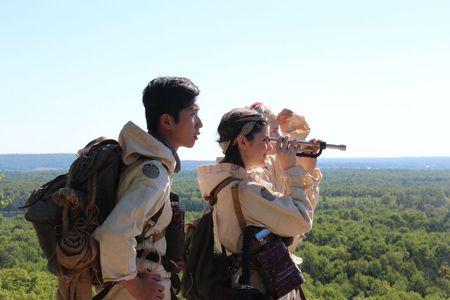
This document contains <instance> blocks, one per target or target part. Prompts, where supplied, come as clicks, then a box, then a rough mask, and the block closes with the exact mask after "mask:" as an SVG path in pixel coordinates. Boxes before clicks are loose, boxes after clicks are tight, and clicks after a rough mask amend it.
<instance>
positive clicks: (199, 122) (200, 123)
mask: <svg viewBox="0 0 450 300" xmlns="http://www.w3.org/2000/svg"><path fill="white" fill-rule="evenodd" d="M197 118H198V122H197V128H202V127H203V122H202V120H201V119H200V118H199V117H197Z"/></svg>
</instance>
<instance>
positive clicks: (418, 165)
mask: <svg viewBox="0 0 450 300" xmlns="http://www.w3.org/2000/svg"><path fill="white" fill-rule="evenodd" d="M325 155H326V154H324V155H323V156H322V157H321V158H320V159H319V162H318V164H319V167H320V168H350V169H425V170H427V169H450V157H395V158H394V157H391V158H327V157H326V156H325ZM75 159H76V156H75V155H74V154H0V172H2V171H38V170H56V169H59V170H68V169H69V166H70V164H71V163H72V162H73V161H74V160H75ZM211 163H213V162H212V161H199V160H184V161H182V168H183V170H187V171H189V170H196V169H197V168H198V167H199V166H200V165H203V164H211Z"/></svg>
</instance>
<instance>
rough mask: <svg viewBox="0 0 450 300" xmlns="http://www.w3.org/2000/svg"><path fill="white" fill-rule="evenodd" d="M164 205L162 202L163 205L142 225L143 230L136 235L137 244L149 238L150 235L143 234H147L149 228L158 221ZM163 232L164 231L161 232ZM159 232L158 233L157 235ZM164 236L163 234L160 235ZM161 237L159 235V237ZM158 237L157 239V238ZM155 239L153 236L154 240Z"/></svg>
mask: <svg viewBox="0 0 450 300" xmlns="http://www.w3.org/2000/svg"><path fill="white" fill-rule="evenodd" d="M164 205H165V203H163V205H162V206H161V208H160V209H159V210H158V211H157V212H156V214H154V215H153V216H152V217H151V218H150V221H149V222H147V224H146V225H145V226H144V230H142V233H141V234H140V235H138V236H136V241H137V243H138V244H140V243H142V242H143V241H145V240H146V239H149V238H150V237H145V235H146V234H147V232H148V231H149V230H150V228H152V227H153V226H155V225H156V223H157V222H158V219H159V217H160V216H161V214H162V212H163V209H164ZM163 233H164V232H163ZM159 235H160V234H158V237H159ZM162 236H164V235H162ZM159 238H161V237H159ZM159 238H158V239H159ZM156 240H157V239H156V238H155V241H156Z"/></svg>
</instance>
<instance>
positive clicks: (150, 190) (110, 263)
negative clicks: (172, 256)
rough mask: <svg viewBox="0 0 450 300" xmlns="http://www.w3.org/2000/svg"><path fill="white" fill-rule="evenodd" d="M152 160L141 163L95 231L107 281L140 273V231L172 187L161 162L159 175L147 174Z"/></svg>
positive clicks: (124, 278)
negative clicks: (129, 182) (138, 242)
mask: <svg viewBox="0 0 450 300" xmlns="http://www.w3.org/2000/svg"><path fill="white" fill-rule="evenodd" d="M146 166H148V164H145V163H144V164H141V166H140V167H139V168H137V169H136V172H135V174H133V175H130V176H134V177H135V178H134V179H133V180H132V182H131V184H130V186H129V187H128V189H127V191H126V192H125V193H124V195H123V196H122V197H121V198H120V199H119V201H118V203H117V204H116V206H115V207H114V209H113V210H112V212H111V213H110V214H109V216H108V217H107V218H106V220H105V222H104V223H103V224H102V225H101V226H99V227H98V228H97V229H96V230H95V232H94V238H95V239H96V240H97V241H98V242H99V244H100V263H101V267H102V274H103V280H104V281H120V280H129V279H133V278H134V277H136V275H137V269H136V246H137V242H136V239H135V237H136V236H137V235H139V234H140V233H141V232H142V230H143V228H144V225H145V222H146V221H147V219H149V218H150V217H151V216H153V215H154V214H155V213H156V212H157V211H158V209H160V208H161V206H162V205H163V203H164V197H163V195H164V194H165V191H166V190H167V189H168V188H169V177H168V174H167V171H166V169H165V168H164V167H162V165H161V164H160V163H152V166H153V167H155V166H157V167H158V171H159V172H156V171H155V172H154V173H153V175H152V174H150V175H152V176H151V177H154V174H155V173H158V176H157V177H156V178H151V177H150V176H149V174H148V173H147V175H146V174H144V171H143V169H144V168H145V167H146Z"/></svg>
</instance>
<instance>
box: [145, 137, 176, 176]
mask: <svg viewBox="0 0 450 300" xmlns="http://www.w3.org/2000/svg"><path fill="white" fill-rule="evenodd" d="M148 133H149V134H151V135H152V136H153V137H154V138H155V139H157V140H158V141H160V142H161V143H163V144H164V145H165V146H166V147H167V148H169V149H170V151H172V154H173V157H174V158H175V161H176V166H175V171H174V172H175V173H178V172H179V171H180V170H181V161H180V158H179V157H178V153H177V148H174V147H172V145H171V144H170V143H169V141H168V139H167V138H165V137H164V135H161V134H160V133H159V132H153V131H149V132H148Z"/></svg>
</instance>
